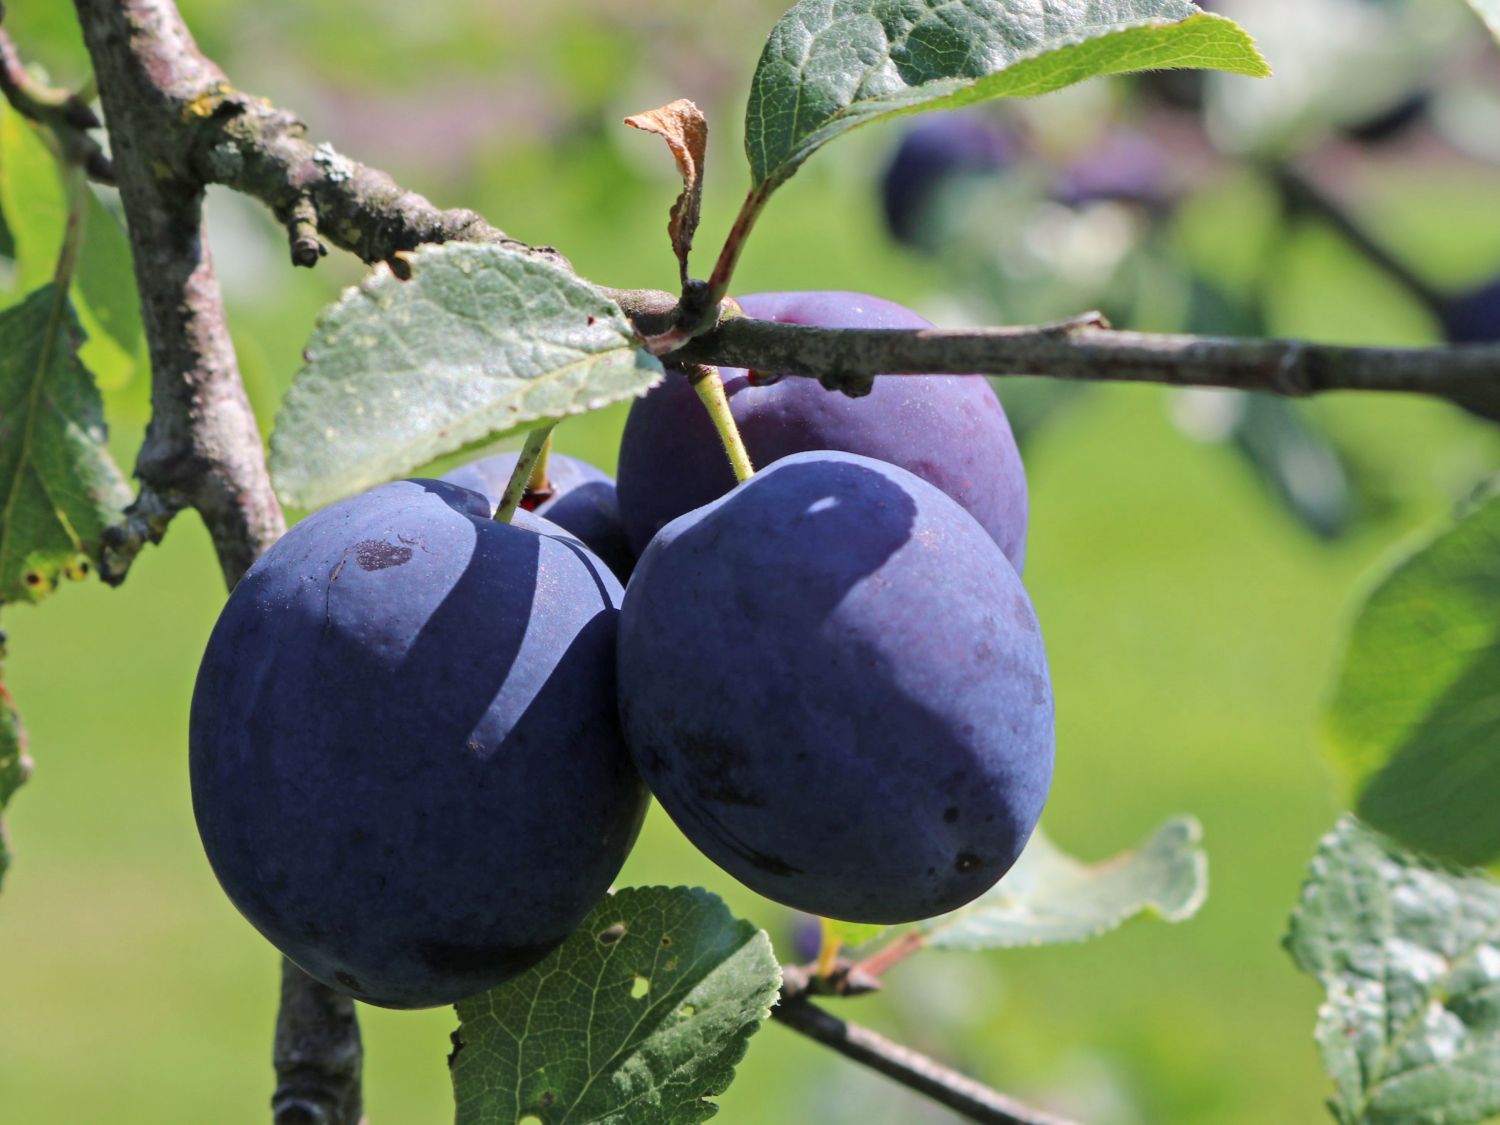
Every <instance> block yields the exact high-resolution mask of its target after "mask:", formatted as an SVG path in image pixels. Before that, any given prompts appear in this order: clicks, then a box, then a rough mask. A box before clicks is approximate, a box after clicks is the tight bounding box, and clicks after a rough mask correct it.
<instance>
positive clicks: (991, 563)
mask: <svg viewBox="0 0 1500 1125" xmlns="http://www.w3.org/2000/svg"><path fill="white" fill-rule="evenodd" d="M818 393H825V392H822V391H819V392H818ZM623 479H624V478H623V476H622V480H623ZM620 709H621V718H622V722H623V725H624V731H625V737H626V742H627V743H628V745H629V746H630V750H631V753H632V755H633V756H634V758H635V761H636V764H637V766H638V767H639V768H640V771H641V773H642V775H643V776H644V777H645V778H646V781H647V784H649V785H650V786H651V789H652V791H653V792H654V793H655V795H656V797H657V799H658V800H659V801H660V802H661V804H662V807H663V808H665V809H666V811H667V812H668V813H669V814H670V815H671V816H672V818H673V820H675V821H676V822H677V824H678V826H679V827H680V828H681V829H682V830H683V832H684V833H685V834H686V835H687V836H688V838H689V839H691V840H692V841H693V843H695V844H696V845H697V846H698V847H699V848H700V849H701V850H702V851H703V852H704V853H705V854H707V855H708V856H709V858H710V859H712V860H714V862H716V863H718V864H719V865H720V866H721V867H723V868H724V869H725V870H726V871H728V872H729V873H730V874H732V875H734V876H735V877H736V878H738V879H740V880H741V881H742V882H744V883H745V884H747V885H748V886H750V887H751V888H753V889H754V890H756V891H758V892H760V893H761V894H763V895H766V896H767V897H769V898H772V899H775V900H777V901H779V902H782V903H785V904H787V905H789V906H794V907H797V908H798V909H801V910H806V911H809V912H812V913H816V914H820V915H823V916H826V917H834V918H841V919H846V920H849V921H857V922H881V923H894V922H904V921H910V920H913V919H916V918H925V917H929V916H931V915H934V914H939V913H942V912H944V911H947V910H951V909H954V908H956V907H958V906H960V905H962V904H963V903H965V902H968V901H970V900H971V899H973V898H975V897H976V896H978V895H979V894H981V893H983V892H984V891H985V890H986V889H987V888H989V887H990V886H991V885H993V884H994V883H995V881H996V880H998V879H999V878H1000V877H1001V876H1002V875H1003V874H1004V873H1005V872H1006V871H1007V870H1009V868H1010V866H1011V865H1012V863H1014V862H1015V860H1016V857H1017V856H1018V855H1019V854H1020V852H1021V848H1022V846H1023V845H1024V844H1025V843H1026V840H1027V838H1028V837H1029V836H1030V834H1031V831H1032V828H1033V827H1034V826H1035V824H1036V821H1037V818H1038V817H1039V816H1040V815H1041V811H1042V805H1043V802H1044V801H1045V799H1046V795H1047V789H1048V785H1049V784H1050V781H1051V775H1052V754H1053V724H1052V691H1051V684H1050V680H1049V678H1048V673H1047V665H1046V657H1045V654H1044V651H1043V647H1042V638H1041V633H1040V630H1039V628H1038V626H1037V620H1036V616H1035V614H1034V612H1033V610H1032V608H1031V602H1030V600H1029V599H1028V598H1027V596H1026V592H1025V590H1024V589H1023V588H1022V586H1021V582H1020V579H1019V578H1018V577H1017V575H1016V572H1015V570H1014V569H1013V568H1012V567H1011V565H1010V563H1009V562H1008V561H1007V560H1006V558H1005V555H1004V554H1003V553H1002V552H1001V551H1000V550H999V548H998V547H997V546H996V545H995V543H994V541H993V540H992V539H991V538H990V537H989V535H988V534H986V532H985V529H984V528H983V527H981V526H980V524H979V523H978V522H977V521H975V520H974V518H973V517H972V516H970V515H969V514H968V513H967V512H966V511H964V510H963V508H961V507H960V506H959V505H958V504H956V503H954V501H953V500H951V499H950V498H949V497H948V496H947V495H945V494H944V493H943V492H941V491H939V490H938V489H937V488H935V487H933V486H932V485H930V484H928V483H927V482H926V481H923V480H921V479H920V478H918V477H916V476H914V475H913V474H911V473H909V472H907V471H906V470H904V469H901V468H899V467H897V466H894V465H889V464H885V463H883V462H880V461H877V460H874V459H872V458H868V457H862V456H858V455H854V454H848V453H838V452H827V451H816V452H809V453H801V454H796V455H793V456H789V457H786V458H783V459H782V460H780V461H777V462H776V463H774V464H772V465H770V466H769V467H768V468H765V469H763V470H761V471H760V472H758V473H757V474H756V475H755V476H753V477H752V478H750V479H749V480H748V481H746V482H745V483H744V484H741V485H740V486H739V487H737V488H736V489H734V490H733V491H732V492H730V493H729V494H728V495H727V496H724V497H722V498H720V499H718V500H716V501H713V502H711V503H709V504H708V505H706V506H705V507H702V508H699V509H697V510H695V511H693V512H690V513H688V514H687V515H684V516H682V517H681V518H679V519H677V520H675V521H673V522H672V523H671V524H669V525H668V526H667V527H665V528H664V529H662V531H661V532H660V533H659V534H658V535H657V536H656V537H655V539H653V540H652V542H651V545H650V546H649V547H648V548H647V549H646V552H645V554H644V555H642V557H641V559H640V561H639V563H638V564H637V566H636V571H635V574H634V575H633V576H632V577H631V581H630V586H629V588H628V590H627V591H626V595H625V604H624V607H623V609H622V611H621V619H620Z"/></svg>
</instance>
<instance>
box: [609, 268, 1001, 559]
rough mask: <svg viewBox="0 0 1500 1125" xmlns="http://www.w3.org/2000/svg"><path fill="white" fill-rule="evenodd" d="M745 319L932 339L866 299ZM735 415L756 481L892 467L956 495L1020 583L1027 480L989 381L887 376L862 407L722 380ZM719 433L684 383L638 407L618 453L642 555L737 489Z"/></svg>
mask: <svg viewBox="0 0 1500 1125" xmlns="http://www.w3.org/2000/svg"><path fill="white" fill-rule="evenodd" d="M740 304H741V305H742V306H743V307H744V310H745V312H746V313H747V314H748V315H750V316H752V317H757V318H759V319H762V320H772V321H776V322H778V323H781V324H810V325H818V326H821V327H826V328H930V327H932V325H931V324H930V323H929V322H928V321H926V320H924V319H923V318H922V317H920V316H918V315H917V314H916V313H914V312H912V311H911V310H910V309H906V308H903V307H902V306H900V305H897V304H894V303H892V302H890V301H885V300H882V299H880V298H879V297H870V296H866V295H864V294H862V293H841V292H826V293H756V294H752V295H751V296H748V297H743V298H741V299H740ZM721 375H722V376H723V379H724V389H725V391H726V393H727V394H728V396H729V405H730V410H731V412H732V413H733V415H734V418H735V422H736V423H737V424H738V426H739V428H740V434H741V436H742V437H743V438H744V441H745V446H746V448H747V449H748V450H749V453H750V459H751V461H752V462H753V463H754V465H755V467H756V468H757V469H759V468H762V467H764V466H767V465H770V464H771V463H773V462H774V461H776V460H777V459H779V458H782V457H786V456H788V455H790V454H793V453H802V452H805V451H808V450H814V449H827V450H839V451H843V452H846V453H858V454H861V455H863V456H865V457H873V458H876V459H877V460H881V461H887V462H889V463H891V464H893V465H899V466H900V467H901V468H903V469H907V470H909V471H910V472H913V473H915V474H916V475H917V476H919V477H921V478H922V479H923V480H926V481H928V482H929V483H930V484H933V485H935V486H936V487H938V488H940V489H941V490H942V491H944V492H946V493H947V494H948V495H949V496H951V497H952V498H953V499H954V500H956V501H958V503H959V504H960V505H962V506H963V507H964V508H966V509H967V510H968V511H969V513H970V514H971V515H973V516H974V518H975V519H977V520H978V521H979V523H980V525H981V526H982V527H983V528H984V529H985V530H986V531H987V532H989V534H990V536H991V538H993V539H994V540H995V542H996V543H998V544H999V545H1000V549H1001V550H1002V551H1004V552H1005V555H1006V557H1007V558H1009V559H1010V561H1011V564H1012V565H1013V566H1014V567H1015V568H1016V570H1017V571H1018V572H1019V571H1020V570H1021V569H1022V566H1023V564H1024V561H1025V553H1026V514H1027V513H1026V509H1027V502H1026V474H1025V470H1024V469H1023V468H1022V466H1021V456H1020V453H1019V452H1018V451H1017V450H1016V441H1015V438H1014V436H1013V435H1012V434H1011V429H1010V423H1009V421H1007V419H1006V417H1005V411H1004V409H1003V408H1002V407H1001V405H1000V400H999V399H998V398H997V397H996V396H995V391H994V389H993V388H992V387H991V386H990V383H989V380H987V379H984V378H981V377H979V376H975V375H884V376H879V377H877V378H876V379H875V381H874V386H873V389H872V390H871V391H870V393H869V394H867V395H865V396H863V397H861V398H849V397H847V396H845V395H842V394H839V393H837V392H833V391H827V390H824V389H823V387H822V386H821V385H820V384H819V383H818V382H817V381H816V380H814V379H806V378H798V377H787V378H782V379H773V380H767V379H765V378H764V377H763V376H757V377H756V378H755V379H752V378H751V376H750V373H749V372H746V371H743V370H739V369H737V368H729V367H726V368H724V369H723V371H722V372H721ZM734 484H735V480H734V474H733V473H732V472H731V470H730V467H729V462H728V460H727V458H726V457H725V454H724V448H723V446H722V444H721V443H720V441H719V437H718V434H717V432H716V431H715V430H714V428H713V424H712V423H711V422H710V421H709V418H708V415H707V413H706V411H705V410H704V408H703V405H702V403H701V402H699V400H698V396H697V393H696V392H695V391H694V390H693V388H692V386H691V385H689V383H688V381H687V379H686V377H684V376H682V375H680V374H674V373H669V374H668V375H667V377H666V379H665V380H664V381H663V382H662V383H660V384H659V385H658V386H656V387H655V388H653V389H652V390H651V391H650V392H649V393H647V394H646V395H645V397H643V398H640V399H637V400H636V401H635V403H634V405H632V407H631V410H630V415H629V418H628V419H627V420H626V423H625V434H624V437H623V439H622V441H621V444H620V468H619V490H620V491H619V501H620V518H621V519H622V520H623V521H624V524H625V533H626V535H627V536H628V537H629V539H630V545H631V548H632V550H634V551H635V552H636V554H637V555H639V554H640V552H641V551H643V550H645V548H646V544H647V543H649V542H650V541H651V538H652V536H654V535H655V534H656V533H657V532H658V531H659V530H661V528H662V527H664V526H665V525H666V524H667V523H669V522H670V521H672V520H674V519H676V518H677V517H678V516H680V515H683V514H684V513H686V512H690V511H692V510H693V509H695V508H699V507H702V506H703V505H704V504H707V503H708V502H709V501H711V500H714V499H716V498H718V497H720V496H722V495H724V494H725V493H726V492H728V491H729V490H730V489H731V488H733V487H734Z"/></svg>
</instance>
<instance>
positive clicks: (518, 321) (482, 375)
mask: <svg viewBox="0 0 1500 1125" xmlns="http://www.w3.org/2000/svg"><path fill="white" fill-rule="evenodd" d="M406 263H407V265H408V266H409V267H410V270H411V277H410V279H409V280H406V281H402V280H398V279H397V278H396V277H395V275H394V274H392V273H391V272H390V270H389V269H387V268H385V267H384V266H382V267H380V268H378V269H377V270H376V271H375V273H374V274H373V275H372V276H371V277H370V278H369V279H368V280H367V281H365V283H364V284H362V285H360V286H359V287H358V288H355V289H350V290H347V291H346V292H345V293H344V295H343V297H341V298H340V299H339V301H338V302H337V303H336V304H334V305H333V306H331V307H330V308H329V309H327V310H326V311H325V312H324V313H323V316H322V318H321V319H320V320H319V322H318V326H317V328H316V329H315V330H314V332H313V337H312V340H311V342H310V343H309V344H308V345H307V352H306V357H307V366H306V367H304V368H303V369H302V371H301V372H300V373H299V374H298V376H297V378H296V380H295V381H294V382H293V383H292V387H291V389H290V390H289V391H288V392H287V396H286V400H285V402H284V403H283V404H282V407H281V414H280V416H279V417H278V418H277V420H276V431H275V433H274V434H273V435H272V436H271V473H272V477H273V478H274V480H275V482H276V487H277V490H278V491H279V492H280V493H281V497H282V499H283V500H285V501H286V502H287V503H290V504H297V505H300V506H303V507H315V506H317V505H320V504H326V503H328V502H329V501H332V500H336V499H338V498H339V497H341V496H345V495H347V494H349V493H351V492H357V491H358V490H360V489H362V488H367V487H369V486H370V485H373V484H378V483H380V482H381V481H385V480H389V479H390V478H392V477H396V476H399V475H401V474H402V473H406V472H410V471H411V470H412V469H414V468H416V467H417V466H419V465H422V464H425V463H426V462H428V461H431V460H432V459H433V458H435V457H439V456H441V455H442V454H444V453H452V452H454V451H456V450H460V449H464V448H466V447H469V446H472V445H475V444H477V443H479V442H485V441H489V440H490V439H492V438H494V437H497V436H499V435H501V434H506V433H510V432H512V431H516V430H520V429H525V428H528V427H529V426H531V425H534V424H535V423H537V422H543V421H549V420H553V419H557V418H562V417H565V416H567V415H569V414H581V413H583V412H584V411H586V410H592V409H594V408H596V407H599V406H605V405H608V404H609V403H611V402H616V401H619V400H620V399H627V398H631V397H634V396H635V395H639V394H643V393H644V392H645V391H646V390H647V389H648V388H650V387H651V386H652V385H653V384H654V383H656V382H657V380H659V379H660V378H661V365H660V364H659V363H658V362H657V361H656V360H655V359H653V358H652V357H651V356H649V355H647V354H646V353H645V352H643V351H641V350H640V349H639V348H638V347H637V346H636V341H635V337H634V335H633V333H632V330H631V327H630V323H629V322H628V321H627V320H626V319H625V316H624V314H623V313H622V312H621V311H620V308H619V306H618V305H616V304H615V303H614V302H613V301H611V300H609V298H607V297H605V296H604V295H603V294H602V293H600V292H599V291H598V290H597V289H595V288H594V287H593V286H591V285H589V284H587V283H586V282H583V281H580V280H579V279H578V278H576V277H574V276H573V275H572V274H570V273H568V272H567V271H565V270H563V269H561V268H560V267H558V266H555V265H552V264H550V263H548V262H543V261H538V260H537V259H535V258H531V257H527V256H526V255H524V254H518V253H515V252H514V251H510V250H504V249H501V248H500V247H498V246H481V245H471V244H462V243H450V244H448V245H444V246H427V247H423V248H422V249H420V250H418V251H417V252H415V253H414V254H411V255H410V256H408V257H407V259H406Z"/></svg>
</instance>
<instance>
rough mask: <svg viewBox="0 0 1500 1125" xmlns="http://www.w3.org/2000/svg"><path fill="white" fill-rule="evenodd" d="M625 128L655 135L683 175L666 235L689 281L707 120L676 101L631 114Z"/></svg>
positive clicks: (681, 100) (687, 103) (687, 104)
mask: <svg viewBox="0 0 1500 1125" xmlns="http://www.w3.org/2000/svg"><path fill="white" fill-rule="evenodd" d="M625 124H627V125H630V126H632V127H633V128H636V129H641V130H644V131H645V132H647V133H655V134H656V135H657V136H658V137H661V138H662V139H663V140H664V141H666V142H667V147H668V148H670V149H671V150H672V156H673V158H674V159H676V161H677V170H678V171H679V172H680V173H682V194H681V195H679V196H678V197H677V202H676V203H674V204H672V211H671V216H670V218H669V219H668V220H667V233H668V234H669V235H671V237H672V250H673V251H674V252H675V253H676V255H677V262H678V266H679V268H680V272H681V275H682V282H683V284H684V285H686V284H687V280H688V254H689V252H690V251H691V250H692V248H693V234H694V233H695V232H696V231H697V229H698V216H699V212H700V209H701V206H702V202H703V158H704V154H705V152H706V151H707V149H708V120H707V119H706V118H705V117H704V116H703V111H702V110H701V109H699V108H698V107H697V106H696V105H694V104H693V103H692V102H690V101H689V100H688V99H687V98H678V99H677V100H676V101H675V102H668V103H667V104H666V105H664V106H661V107H659V108H657V109H650V110H647V111H646V112H645V113H637V114H632V115H631V116H630V117H627V118H626V119H625Z"/></svg>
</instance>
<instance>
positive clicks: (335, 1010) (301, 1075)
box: [271, 958, 364, 1125]
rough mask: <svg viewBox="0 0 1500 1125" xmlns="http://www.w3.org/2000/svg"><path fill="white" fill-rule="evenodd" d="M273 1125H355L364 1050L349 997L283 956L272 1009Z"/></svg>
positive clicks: (360, 1110) (359, 1106)
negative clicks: (278, 1004)
mask: <svg viewBox="0 0 1500 1125" xmlns="http://www.w3.org/2000/svg"><path fill="white" fill-rule="evenodd" d="M274 1055H275V1063H276V1094H275V1096H274V1097H272V1099H271V1111H272V1113H273V1115H274V1120H275V1122H276V1125H356V1123H358V1122H359V1121H360V1120H361V1119H362V1118H363V1116H364V1109H363V1106H362V1098H361V1095H360V1071H361V1070H362V1069H363V1049H362V1045H361V1043H360V1038H359V1021H358V1020H357V1019H356V1018H355V1015H354V1001H352V1000H350V999H349V998H348V997H347V996H340V995H339V994H338V993H337V992H334V991H333V990H332V989H331V988H325V987H323V986H322V985H321V984H318V982H317V981H315V980H313V979H312V978H311V977H309V976H308V975H307V974H306V973H304V972H303V971H302V970H301V969H299V968H297V966H296V965H294V964H292V962H290V961H288V960H287V959H286V958H282V961H281V1007H280V1009H279V1010H278V1011H277V1013H276V1047H275V1052H274Z"/></svg>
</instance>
